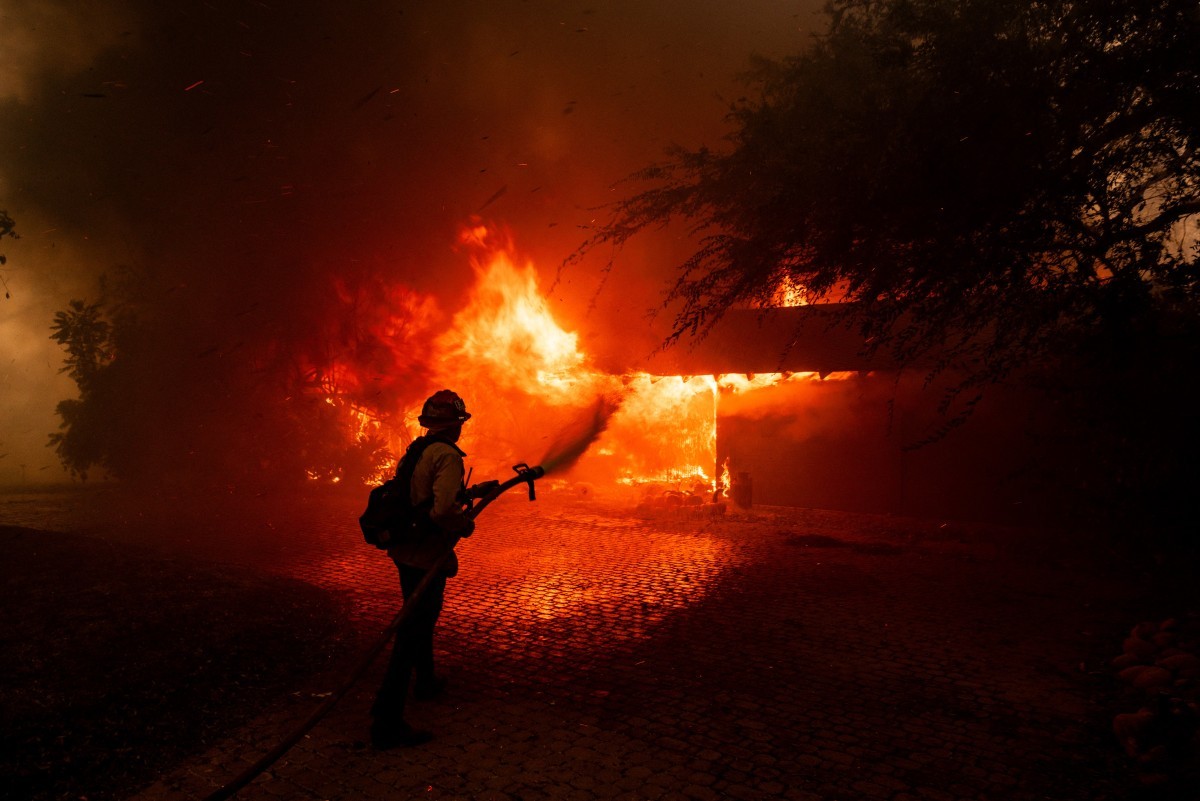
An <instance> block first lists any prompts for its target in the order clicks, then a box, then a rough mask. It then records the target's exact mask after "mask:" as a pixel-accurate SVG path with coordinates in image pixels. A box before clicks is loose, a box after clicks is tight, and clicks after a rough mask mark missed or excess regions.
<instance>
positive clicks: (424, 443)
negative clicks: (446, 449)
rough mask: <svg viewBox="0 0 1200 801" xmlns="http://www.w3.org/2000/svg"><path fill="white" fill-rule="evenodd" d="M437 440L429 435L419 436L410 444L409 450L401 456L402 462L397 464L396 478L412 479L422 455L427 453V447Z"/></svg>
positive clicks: (406, 480)
mask: <svg viewBox="0 0 1200 801" xmlns="http://www.w3.org/2000/svg"><path fill="white" fill-rule="evenodd" d="M434 442H435V440H433V439H430V438H429V437H417V438H416V439H414V440H413V441H412V443H411V444H410V445H409V446H408V450H406V451H404V456H402V457H401V458H400V462H399V463H398V464H397V465H396V478H402V479H404V480H405V483H409V482H411V481H412V476H413V471H415V470H416V469H417V462H419V461H421V456H422V455H423V454H424V453H425V449H426V448H428V447H429V446H430V445H432V444H433V443H434Z"/></svg>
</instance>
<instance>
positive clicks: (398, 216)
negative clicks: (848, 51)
mask: <svg viewBox="0 0 1200 801" xmlns="http://www.w3.org/2000/svg"><path fill="white" fill-rule="evenodd" d="M818 5H819V3H817V2H811V1H809V0H806V2H800V3H796V4H794V5H788V6H786V7H781V6H780V4H777V3H768V2H765V0H762V1H761V2H753V3H736V4H735V3H717V2H711V3H691V2H686V3H685V2H682V0H679V2H662V3H650V4H646V3H638V2H633V0H628V1H626V2H614V3H606V4H599V5H596V6H589V5H586V4H579V5H569V4H566V5H564V4H561V3H548V2H541V3H538V2H533V3H531V2H516V0H512V1H510V2H488V3H484V2H463V1H461V0H460V1H459V2H443V1H439V2H419V3H403V4H399V3H394V2H382V1H380V2H361V3H351V4H346V3H333V2H299V3H282V4H268V3H259V2H249V1H248V0H225V1H224V2H222V1H221V0H211V1H209V2H200V0H195V2H182V3H166V4H164V3H154V2H149V0H128V2H107V3H94V4H85V6H86V7H85V8H84V9H82V10H81V9H80V8H78V7H77V4H74V3H71V4H68V3H61V2H58V3H56V2H38V3H32V2H26V3H15V4H14V3H8V4H6V6H5V10H4V11H3V15H4V18H3V20H0V45H3V46H0V54H2V55H0V59H2V60H0V120H2V121H3V122H0V156H2V158H0V208H6V209H7V210H8V211H9V212H10V213H11V214H12V216H13V217H14V218H15V219H16V220H17V223H18V227H19V230H20V232H21V234H22V239H21V240H20V241H19V242H18V243H14V244H13V245H11V246H8V245H6V247H5V252H6V253H7V254H8V256H9V258H10V264H9V268H8V271H7V272H6V274H5V275H6V280H7V281H8V283H9V285H10V287H11V289H12V292H13V294H14V298H15V300H14V301H12V302H10V303H8V304H5V305H2V306H0V325H3V328H2V329H0V334H2V336H3V339H0V349H3V354H2V355H3V357H4V358H3V362H4V369H5V371H6V372H5V373H4V377H3V380H4V386H3V390H2V391H3V394H4V396H5V403H6V404H7V405H6V406H5V409H4V410H3V411H4V412H5V417H4V420H3V423H2V425H3V429H0V443H3V444H0V453H2V452H5V451H6V450H7V451H8V452H9V453H10V455H9V456H8V457H6V458H0V482H2V481H9V482H11V481H16V480H20V478H21V476H20V474H19V473H18V472H17V469H18V468H17V465H18V464H21V463H27V464H30V465H34V464H38V465H45V464H46V463H50V462H53V461H54V458H53V455H52V454H51V452H50V451H49V450H47V449H46V448H45V447H44V442H45V436H46V434H48V433H49V432H50V431H52V430H53V429H54V428H55V427H56V425H57V420H56V418H55V417H54V415H53V408H54V405H55V403H56V402H57V401H58V400H61V399H62V398H64V397H69V396H70V395H71V394H73V389H72V387H70V385H69V384H66V383H65V382H64V380H63V379H62V377H60V376H57V374H56V372H55V371H56V369H57V367H58V366H59V362H58V359H59V358H60V356H59V355H58V354H57V353H56V351H55V350H54V347H53V344H52V343H49V341H48V340H47V339H46V337H47V336H48V334H49V331H48V326H49V323H50V320H51V318H52V316H53V313H54V311H56V310H58V309H62V308H65V306H66V304H67V302H68V301H69V300H70V299H71V298H72V297H88V298H89V299H95V298H97V297H99V296H100V289H99V285H98V283H97V282H98V277H99V276H100V275H102V274H108V275H110V276H112V275H115V274H118V273H120V272H122V270H123V269H124V268H128V274H129V275H131V276H132V278H131V279H130V280H128V281H126V283H125V284H124V285H125V287H126V290H125V291H124V294H123V295H120V296H116V293H114V292H113V291H112V290H111V288H110V295H113V296H114V297H116V299H118V300H124V301H126V302H129V303H131V304H132V306H133V307H135V308H136V309H137V310H138V317H137V319H138V321H139V322H138V328H137V330H136V331H131V332H129V333H128V335H127V344H126V348H125V354H124V355H125V356H127V357H129V359H128V361H127V365H126V367H127V369H128V370H130V371H133V372H135V373H136V375H135V376H131V377H130V378H129V380H128V386H129V387H131V388H136V392H132V393H131V396H130V397H129V398H128V403H129V404H130V405H131V406H135V407H136V408H130V409H126V410H125V413H124V415H123V418H122V419H127V420H128V421H130V424H131V425H136V429H137V430H136V431H131V432H130V433H129V437H128V438H127V439H128V441H127V442H126V447H127V448H128V449H129V450H130V451H131V453H132V452H137V453H138V454H140V455H138V457H137V459H140V461H139V462H138V463H139V464H141V465H142V467H143V468H144V469H152V470H157V469H159V468H160V467H163V465H158V464H155V463H154V459H153V458H152V457H153V454H154V453H155V452H156V450H162V451H163V452H166V451H169V450H170V448H166V447H165V446H164V447H162V448H160V447H159V445H160V442H161V443H169V442H175V443H176V445H177V446H178V447H179V448H181V449H182V450H183V452H188V451H189V448H190V445H189V442H190V440H195V441H196V443H197V444H198V445H202V444H204V443H205V442H207V441H211V440H212V438H214V437H221V438H225V439H228V440H229V441H230V450H231V451H236V450H237V441H238V440H239V439H240V438H245V437H259V438H261V437H272V436H278V437H286V436H290V435H291V433H290V430H289V429H287V428H286V426H285V427H282V428H278V430H276V428H274V427H273V424H271V423H270V422H269V421H265V420H264V417H270V416H271V415H272V414H274V412H273V411H272V409H271V407H270V405H269V404H265V403H263V402H261V401H262V398H261V397H259V396H261V395H262V394H263V393H264V392H265V390H264V389H263V388H262V387H261V386H260V384H261V382H260V381H258V380H257V378H256V377H257V376H258V375H261V372H260V371H261V370H262V369H263V367H264V364H265V363H267V362H270V361H271V360H272V359H274V360H280V359H283V360H286V359H289V358H290V359H293V360H295V361H297V362H299V361H304V360H307V361H309V362H311V361H313V359H314V356H313V354H314V353H316V354H318V355H319V354H320V353H329V352H333V353H335V355H337V356H338V357H339V358H343V359H344V358H346V354H347V353H353V352H354V347H355V346H356V345H362V343H361V342H360V341H357V340H356V339H355V335H354V331H353V330H350V329H353V328H354V326H353V325H352V324H351V323H348V322H347V320H352V319H353V314H352V313H351V312H348V311H347V297H348V296H351V297H352V296H354V295H355V293H361V292H364V291H367V290H368V289H369V288H371V287H376V286H395V285H402V286H403V287H405V288H407V289H410V290H412V291H413V292H415V293H417V294H418V295H421V296H424V295H433V296H434V297H436V298H437V301H438V306H439V308H440V309H442V310H444V312H445V313H446V314H447V315H449V314H452V313H453V311H454V309H455V308H457V306H458V305H459V303H460V302H461V300H460V299H461V298H462V297H463V296H464V294H465V291H466V289H467V288H468V286H469V284H470V282H471V281H472V280H473V274H472V272H471V270H470V268H469V265H468V263H467V260H466V259H465V258H464V257H463V254H462V253H458V252H455V250H454V247H453V245H454V239H455V235H456V232H457V230H458V227H459V226H460V225H461V224H462V223H463V222H464V221H465V220H467V219H469V218H470V217H471V216H472V215H474V214H479V213H482V214H484V215H486V216H487V217H488V218H490V219H493V220H496V221H498V222H500V223H502V224H504V225H506V226H508V227H509V228H510V229H511V230H512V231H513V232H514V235H515V236H516V238H517V239H518V241H519V243H520V245H521V247H522V249H523V250H524V251H525V252H527V253H528V254H529V255H530V256H531V257H532V259H533V260H534V262H535V263H536V264H537V265H538V266H539V269H541V270H542V271H543V272H544V273H545V274H547V275H551V274H552V273H553V271H554V270H555V269H556V268H557V267H558V265H559V264H560V263H561V261H562V260H563V258H564V257H565V256H567V255H568V254H569V253H571V252H572V250H573V249H574V248H575V247H576V246H577V245H578V244H579V242H580V241H581V240H582V239H583V238H584V237H585V236H586V230H585V229H586V227H587V226H588V225H589V224H591V223H592V221H593V220H594V219H595V218H597V217H599V216H600V215H601V214H602V212H600V211H597V210H596V209H597V207H599V206H601V205H602V204H604V203H606V202H608V201H609V200H611V199H613V198H614V197H615V194H614V190H613V189H612V185H613V183H614V182H616V181H618V180H619V179H620V178H622V177H623V176H625V175H627V174H628V173H630V172H631V171H633V170H634V169H637V168H639V167H641V166H644V165H645V164H646V163H648V162H651V161H654V160H655V159H657V158H659V157H660V155H661V154H662V151H663V149H664V148H665V147H666V146H667V145H669V144H671V143H674V142H677V143H681V144H684V145H688V146H696V145H699V144H710V145H716V144H718V140H719V139H720V136H721V135H722V133H723V130H724V129H723V121H722V117H723V114H724V111H725V110H726V108H727V105H728V102H729V100H731V99H732V98H733V97H734V93H736V92H737V91H738V90H739V87H738V84H737V83H736V81H735V80H734V76H735V74H736V73H738V72H739V71H741V70H743V69H745V68H746V66H747V65H748V62H749V57H750V56H751V54H753V53H760V54H765V55H782V54H785V53H788V52H792V51H795V50H797V49H798V48H799V47H801V46H802V45H803V44H805V43H806V42H807V41H808V36H809V34H810V33H811V26H813V25H814V24H816V23H817V21H818V18H817V17H816V16H815V14H814V10H815V8H816V7H817V6H818ZM674 247H675V245H674V244H672V243H670V242H667V243H657V244H655V243H651V244H648V245H647V246H646V250H645V251H644V252H637V251H631V252H629V253H627V254H626V257H625V258H623V259H622V260H621V262H619V264H618V267H617V269H616V271H615V272H614V273H613V274H612V275H611V276H609V278H608V279H607V283H606V284H605V289H604V291H601V292H600V293H599V295H597V290H598V288H599V286H600V278H599V275H598V272H597V271H596V269H595V265H588V264H584V265H581V266H579V267H578V268H574V269H572V270H571V271H569V272H568V273H567V274H566V275H565V277H564V280H562V281H560V282H559V283H557V284H556V285H555V286H556V292H555V296H554V297H553V298H552V299H551V300H552V302H553V303H554V304H556V308H557V310H558V311H557V312H556V314H561V316H562V319H563V320H564V322H565V323H566V324H567V325H568V326H570V327H572V328H573V329H575V330H579V331H581V333H582V335H583V343H584V345H585V346H586V347H587V348H588V349H589V351H591V352H593V353H595V354H596V355H597V357H598V359H600V360H601V361H607V362H608V363H616V362H619V361H622V360H625V361H627V360H628V354H633V353H637V354H640V353H648V352H649V351H650V350H651V349H652V348H653V346H654V345H655V344H656V343H657V338H658V337H659V336H660V335H661V332H659V331H658V330H656V329H655V328H654V327H653V326H652V325H651V324H650V323H648V322H647V320H646V318H645V316H644V314H645V311H646V310H647V309H649V308H652V307H654V306H656V305H657V304H658V302H659V300H660V298H661V292H662V289H663V286H664V282H665V280H666V278H667V276H668V275H669V272H670V268H671V265H672V263H673V262H672V258H673V256H674V251H673V248H674ZM546 283H547V284H548V283H549V282H546ZM112 285H113V284H112V282H110V283H109V286H110V287H111V286H112ZM589 309H590V311H589ZM368 344H369V343H368ZM413 347H414V349H419V348H420V347H421V343H420V342H414V344H413ZM368 350H369V348H368ZM135 356H136V359H134V358H133V357H135ZM364 358H367V359H368V360H370V359H372V358H374V357H373V356H372V355H371V354H369V353H368V354H366V355H365V356H364ZM370 366H371V367H372V369H375V368H377V369H378V370H379V371H387V370H393V369H399V368H396V366H395V365H389V364H386V363H378V360H377V359H376V361H373V362H370ZM427 367H428V365H422V364H421V354H419V353H417V354H414V358H413V361H412V364H410V365H407V366H405V367H404V369H405V370H407V371H408V372H406V373H404V374H405V375H406V376H407V377H408V378H409V379H411V380H406V381H405V382H402V383H403V386H396V385H395V383H396V382H392V384H389V385H387V386H385V387H383V388H379V391H384V390H386V391H387V392H390V393H394V394H397V395H399V394H404V393H405V391H406V388H407V390H409V391H410V394H411V395H414V396H417V395H419V394H420V392H422V391H424V389H425V388H424V387H420V388H417V384H418V383H419V381H420V376H421V375H422V374H423V371H425V370H426V368H427ZM439 367H440V369H439V372H441V373H443V374H444V373H445V372H446V370H445V366H444V365H442V366H439ZM256 371H259V372H256ZM401 372H403V370H401ZM18 396H19V397H20V398H21V402H20V403H19V404H17V403H15V402H14V401H12V400H11V399H12V398H14V397H18ZM139 396H140V397H139ZM256 398H257V400H256ZM410 400H411V398H405V399H403V401H398V405H399V403H400V402H407V401H410ZM281 414H282V412H281ZM190 450H192V451H195V450H197V449H195V448H192V449H190ZM14 454H19V455H15V456H14ZM130 458H133V455H131V457H130ZM17 459H20V460H21V461H20V462H18V461H17ZM135 461H137V460H135ZM198 466H199V467H206V468H211V469H212V470H228V469H229V465H227V464H218V463H213V464H211V465H204V464H202V465H198ZM254 467H255V469H259V468H262V467H263V465H258V466H254ZM268 467H269V466H268ZM247 469H249V468H247ZM51 472H54V473H57V472H58V471H57V469H56V470H54V471H51Z"/></svg>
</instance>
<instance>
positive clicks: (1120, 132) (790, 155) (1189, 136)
mask: <svg viewBox="0 0 1200 801" xmlns="http://www.w3.org/2000/svg"><path fill="white" fill-rule="evenodd" d="M825 11H826V14H827V15H828V17H829V28H828V31H827V33H825V34H823V35H821V36H819V37H818V38H817V39H816V40H815V41H814V42H813V44H812V45H811V47H809V48H808V49H807V50H805V51H804V52H802V53H801V54H800V55H797V56H795V57H792V58H788V59H784V60H781V61H765V60H763V61H759V62H758V63H757V65H756V67H755V69H754V71H753V73H752V74H751V76H750V79H751V80H750V83H751V88H752V92H751V93H750V95H751V97H750V99H743V100H741V101H739V102H738V103H737V104H735V106H734V107H733V108H732V110H731V113H730V121H731V123H732V133H731V134H730V136H729V137H728V147H726V148H724V149H722V150H721V151H719V152H716V151H710V150H708V149H699V150H694V151H692V150H683V149H675V150H673V151H672V152H671V153H670V154H669V158H668V159H667V160H666V161H665V162H664V163H661V164H658V165H654V166H652V167H650V168H648V169H645V170H643V171H642V172H640V173H638V174H637V175H636V176H634V177H635V178H636V179H638V180H642V181H648V182H649V188H647V189H644V190H643V191H640V192H638V193H637V194H634V195H632V196H631V197H629V198H627V199H625V200H624V201H621V202H619V203H618V204H616V206H615V207H614V209H613V217H612V219H611V220H610V222H609V223H608V224H607V225H605V226H604V227H602V228H600V229H598V230H597V231H596V232H594V234H593V236H592V237H591V238H590V239H589V240H588V241H587V242H586V243H585V244H584V245H583V246H582V248H581V250H580V252H579V253H578V254H577V256H579V257H581V256H582V255H583V254H585V253H587V252H588V251H590V250H592V249H594V248H595V247H597V246H599V245H615V246H618V247H617V249H618V250H619V246H620V245H622V244H624V243H625V242H626V241H628V240H629V238H630V237H632V236H634V235H636V234H638V233H640V232H643V231H645V230H646V229H653V228H657V227H660V226H665V225H668V224H671V223H672V222H674V221H676V220H677V219H678V220H682V221H685V222H686V223H688V224H689V225H690V226H691V230H692V232H693V234H695V235H696V236H697V246H696V248H695V250H694V252H693V253H692V255H691V256H690V257H688V258H687V259H686V260H685V261H684V262H683V263H682V264H681V266H680V273H679V276H678V279H677V281H676V283H675V284H674V288H673V290H672V291H671V293H670V295H669V297H668V303H672V302H678V303H679V304H680V305H679V306H678V307H677V308H678V309H679V312H678V315H677V316H676V317H675V321H674V328H673V330H672V333H671V336H670V340H669V341H674V340H675V339H678V338H679V337H680V336H683V335H685V334H697V333H699V334H703V333H704V332H705V331H707V330H708V329H709V328H710V327H711V326H712V324H713V323H714V322H716V321H717V320H718V319H719V318H720V317H721V315H722V314H723V313H724V312H725V311H726V310H727V309H729V308H730V307H732V306H735V305H742V304H755V303H761V302H764V301H766V300H767V299H768V298H770V296H771V294H772V293H773V292H774V291H775V289H776V288H777V287H778V286H779V285H780V284H781V282H784V281H787V282H790V283H791V284H792V285H800V286H802V287H803V288H804V290H805V291H806V293H807V294H808V296H809V298H810V300H812V301H821V300H841V301H846V302H847V305H846V306H845V309H846V310H847V314H848V315H850V319H851V320H853V321H854V322H855V323H856V324H857V325H859V326H860V327H861V330H862V332H863V333H864V335H865V336H866V337H867V341H868V342H869V343H870V346H871V348H873V349H879V348H884V349H887V350H889V351H890V352H891V354H892V355H893V356H895V357H897V358H898V359H899V361H900V363H901V364H912V363H917V362H920V361H921V360H928V359H932V360H934V363H935V365H940V366H950V365H953V366H956V367H958V368H960V369H962V370H963V371H964V373H963V374H964V375H965V376H967V378H966V379H965V381H964V386H970V385H974V386H977V387H978V386H984V385H986V383H987V382H988V381H991V380H994V379H996V378H998V377H999V376H1002V375H1005V374H1007V373H1008V372H1009V371H1011V370H1012V369H1013V368H1014V367H1016V366H1019V365H1021V364H1024V363H1027V362H1028V361H1030V360H1037V359H1039V358H1043V357H1047V356H1049V355H1052V354H1053V353H1054V352H1056V349H1059V350H1061V346H1062V345H1063V344H1064V343H1065V342H1068V341H1069V342H1071V343H1072V347H1074V346H1075V345H1076V344H1077V343H1078V341H1079V338H1080V337H1083V338H1085V339H1086V338H1090V337H1092V336H1094V335H1103V336H1108V337H1110V338H1111V339H1113V340H1115V341H1120V340H1121V339H1122V337H1123V336H1124V332H1127V331H1129V330H1131V329H1136V328H1139V327H1142V326H1144V325H1146V324H1147V321H1148V320H1154V319H1157V317H1158V315H1160V314H1162V313H1164V311H1165V312H1167V313H1169V314H1173V315H1175V317H1176V318H1177V319H1185V320H1194V319H1195V310H1196V302H1197V289H1198V283H1197V279H1198V273H1197V268H1198V264H1197V255H1198V253H1197V236H1196V224H1195V215H1196V214H1197V213H1198V212H1200V154H1198V152H1197V144H1198V141H1200V140H1198V135H1200V10H1198V8H1197V6H1196V4H1195V2H1193V1H1192V0H1132V1H1131V0H1041V1H1040V2H1029V0H833V2H831V3H829V4H828V5H827V6H826V9H825ZM935 369H936V367H935Z"/></svg>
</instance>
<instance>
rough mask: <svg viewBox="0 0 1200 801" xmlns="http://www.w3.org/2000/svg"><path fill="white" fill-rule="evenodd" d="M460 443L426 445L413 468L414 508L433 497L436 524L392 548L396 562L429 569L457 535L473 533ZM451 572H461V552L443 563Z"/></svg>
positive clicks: (390, 553) (445, 570)
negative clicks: (466, 505) (465, 499)
mask: <svg viewBox="0 0 1200 801" xmlns="http://www.w3.org/2000/svg"><path fill="white" fill-rule="evenodd" d="M464 456H466V454H465V453H463V452H462V451H461V450H460V449H459V448H458V446H457V445H455V444H454V443H452V442H446V441H444V440H437V439H435V441H434V442H433V443H432V444H430V445H429V446H428V447H426V448H425V452H424V453H422V454H421V459H420V461H418V462H417V466H416V468H415V469H414V470H413V478H412V487H411V490H410V491H411V495H410V496H409V497H410V499H411V500H412V505H413V507H414V508H416V507H418V506H419V505H420V504H422V503H424V502H425V501H427V500H429V499H430V498H432V499H433V505H432V506H431V507H430V509H429V519H430V521H431V522H432V523H433V525H431V526H428V527H426V529H425V530H424V531H422V532H421V533H420V534H418V535H417V536H415V537H412V538H411V539H409V540H408V541H406V542H402V543H400V544H397V545H394V546H392V547H391V548H388V556H390V557H391V558H392V561H394V562H396V564H401V565H409V566H411V567H419V568H422V569H424V570H428V569H429V568H431V567H433V564H434V562H436V561H437V559H438V557H439V556H441V555H442V554H443V553H445V552H446V551H447V550H449V549H450V548H451V547H452V546H453V545H454V543H455V541H456V539H457V537H460V536H469V535H470V533H471V531H473V530H474V527H475V524H474V522H473V521H472V520H471V519H470V518H469V517H467V515H466V512H465V511H464V509H463V506H462V504H461V503H459V501H458V498H459V493H460V492H461V491H462V489H463V475H464V473H465V470H464V468H463V457H464ZM442 572H443V573H444V574H445V575H447V576H453V575H455V574H456V573H458V556H457V555H456V554H454V553H451V555H450V559H449V560H447V562H446V564H445V565H443V568H442Z"/></svg>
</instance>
